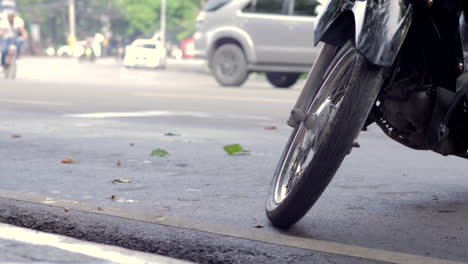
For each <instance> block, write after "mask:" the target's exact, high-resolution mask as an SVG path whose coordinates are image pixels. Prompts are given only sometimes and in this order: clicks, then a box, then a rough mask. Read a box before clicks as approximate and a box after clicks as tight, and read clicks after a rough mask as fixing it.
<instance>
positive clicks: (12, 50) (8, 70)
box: [3, 44, 18, 80]
mask: <svg viewBox="0 0 468 264" xmlns="http://www.w3.org/2000/svg"><path fill="white" fill-rule="evenodd" d="M17 53H18V51H17V47H16V45H15V44H10V45H9V46H8V53H7V55H6V56H7V57H6V65H5V67H4V68H3V74H4V75H5V79H12V80H13V79H15V78H16V72H17V70H18V64H17V63H16V59H17Z"/></svg>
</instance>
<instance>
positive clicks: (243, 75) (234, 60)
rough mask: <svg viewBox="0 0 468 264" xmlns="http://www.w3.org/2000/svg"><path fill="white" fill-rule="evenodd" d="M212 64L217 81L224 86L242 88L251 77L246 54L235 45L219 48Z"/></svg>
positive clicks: (212, 59)
mask: <svg viewBox="0 0 468 264" xmlns="http://www.w3.org/2000/svg"><path fill="white" fill-rule="evenodd" d="M210 64H211V70H212V73H213V75H214V77H215V78H216V81H218V83H219V84H221V85H222V86H241V85H242V84H243V83H244V82H245V81H246V80H247V78H248V77H249V72H248V69H247V59H246V58H245V54H244V52H243V51H242V49H241V48H240V47H239V46H237V45H235V44H225V45H222V46H221V47H219V48H218V49H217V50H216V51H215V52H214V54H213V56H212V58H211V63H210Z"/></svg>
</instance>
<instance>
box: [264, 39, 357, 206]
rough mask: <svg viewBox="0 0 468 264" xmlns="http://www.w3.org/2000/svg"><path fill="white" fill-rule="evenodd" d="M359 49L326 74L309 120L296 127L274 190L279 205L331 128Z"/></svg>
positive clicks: (350, 52) (309, 113) (302, 174)
mask: <svg viewBox="0 0 468 264" xmlns="http://www.w3.org/2000/svg"><path fill="white" fill-rule="evenodd" d="M356 59H357V51H356V49H354V48H351V49H349V50H347V51H346V52H345V53H344V55H343V56H342V57H341V59H340V60H339V61H338V62H337V63H336V64H335V66H334V67H333V68H332V69H331V70H329V71H328V73H326V74H325V75H324V76H327V77H326V78H325V80H324V82H323V84H322V85H321V87H320V90H319V92H318V94H317V95H316V97H315V99H314V100H313V102H312V103H311V104H310V106H309V108H308V110H307V119H306V121H304V122H303V123H302V124H301V125H300V126H299V127H298V128H297V129H296V133H295V135H294V138H293V140H292V143H291V144H290V146H289V149H288V151H287V154H286V156H285V157H284V159H283V163H282V165H281V168H280V170H279V172H278V173H279V176H278V178H277V181H276V184H275V190H274V194H273V195H274V197H273V199H274V202H275V203H276V204H280V203H281V202H282V201H283V200H284V199H286V198H287V197H288V196H289V194H290V193H291V191H292V190H293V189H294V187H295V186H296V184H297V183H298V182H299V180H300V179H301V178H302V177H303V176H304V174H305V171H306V169H307V166H308V164H309V163H310V162H311V161H312V159H313V158H314V156H315V153H316V151H317V149H318V147H319V145H320V143H321V141H322V139H323V135H324V132H325V131H326V130H327V129H328V128H329V127H330V124H331V123H332V120H333V119H334V118H335V116H336V113H337V111H338V109H339V108H340V106H341V103H342V101H343V98H344V94H345V87H346V86H347V84H348V83H349V80H350V78H351V74H350V73H352V70H353V68H354V66H355V64H356Z"/></svg>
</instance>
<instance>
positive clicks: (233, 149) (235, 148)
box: [224, 144, 249, 155]
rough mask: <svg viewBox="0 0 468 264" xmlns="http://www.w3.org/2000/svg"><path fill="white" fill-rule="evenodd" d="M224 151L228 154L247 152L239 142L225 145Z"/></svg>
mask: <svg viewBox="0 0 468 264" xmlns="http://www.w3.org/2000/svg"><path fill="white" fill-rule="evenodd" d="M224 151H226V153H227V154H229V155H239V154H247V153H248V152H249V151H248V150H245V149H244V148H243V147H242V146H241V145H239V144H234V145H228V146H225V147H224Z"/></svg>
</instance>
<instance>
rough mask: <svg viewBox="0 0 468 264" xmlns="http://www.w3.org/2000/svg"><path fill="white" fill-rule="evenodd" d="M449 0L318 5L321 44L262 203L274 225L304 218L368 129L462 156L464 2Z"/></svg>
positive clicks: (467, 120)
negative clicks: (266, 196)
mask: <svg viewBox="0 0 468 264" xmlns="http://www.w3.org/2000/svg"><path fill="white" fill-rule="evenodd" d="M449 2H450V1H445V2H444V1H434V2H433V0H385V1H382V0H360V1H354V0H329V1H328V2H327V3H325V4H324V6H323V12H322V13H321V14H320V15H319V17H318V20H317V23H316V26H315V41H316V43H315V44H317V43H318V42H319V41H321V42H323V43H324V46H323V48H322V50H321V52H320V54H319V56H318V58H317V59H316V62H315V63H314V65H313V67H312V69H311V71H310V73H309V76H308V78H307V81H306V83H305V86H304V89H303V90H302V92H301V94H300V96H299V98H298V101H297V103H296V105H295V107H294V109H293V110H292V111H291V115H290V118H289V120H288V124H289V125H290V126H292V127H293V128H294V130H293V132H292V134H291V136H290V138H289V141H288V143H287V145H286V147H285V149H284V151H283V154H282V156H281V158H280V161H279V163H278V167H277V169H276V171H275V174H274V177H273V179H272V182H271V187H270V190H269V194H268V198H267V202H266V214H267V217H268V219H269V220H270V222H271V223H272V224H273V225H274V226H276V227H279V228H287V227H290V226H291V225H293V224H295V223H296V222H297V221H299V220H300V219H301V218H302V217H303V216H304V215H305V214H306V213H307V212H308V211H309V210H310V208H311V207H312V206H313V205H314V203H315V202H316V201H317V200H318V199H319V197H320V196H321V194H322V192H323V191H324V190H325V188H326V187H327V185H328V184H329V183H330V181H331V180H332V178H333V176H334V175H335V173H336V172H337V170H338V168H339V167H340V165H341V163H342V161H343V160H344V158H345V157H346V156H347V155H348V154H350V153H351V151H352V149H353V147H358V143H357V142H356V140H357V137H358V135H359V133H360V131H365V130H366V129H367V127H368V126H369V125H371V124H373V123H375V124H377V125H378V126H379V127H380V128H381V129H382V131H383V132H384V133H385V134H386V135H387V136H389V137H390V138H392V139H393V140H395V141H397V142H399V143H401V144H403V145H405V146H407V147H410V148H413V149H417V150H432V151H435V152H437V153H440V154H442V155H444V156H447V155H455V156H459V157H462V158H468V153H467V152H468V137H467V136H466V135H468V97H467V94H468V74H464V75H462V73H463V72H464V68H465V63H464V56H463V45H462V40H461V35H460V31H459V26H460V23H459V21H460V19H459V18H460V16H459V15H460V12H461V10H462V7H461V6H456V5H457V4H458V5H461V3H462V1H459V2H456V1H451V2H450V3H449ZM449 5H454V6H449ZM466 13H467V12H466V10H465V14H466ZM460 75H462V76H461V77H460ZM459 77H460V78H459ZM457 79H458V82H457Z"/></svg>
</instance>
